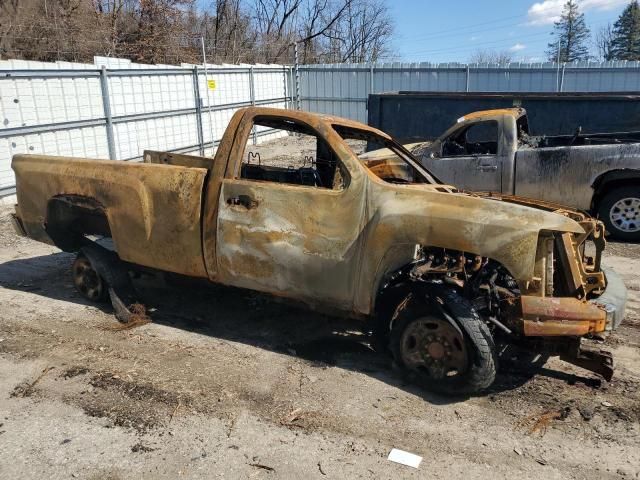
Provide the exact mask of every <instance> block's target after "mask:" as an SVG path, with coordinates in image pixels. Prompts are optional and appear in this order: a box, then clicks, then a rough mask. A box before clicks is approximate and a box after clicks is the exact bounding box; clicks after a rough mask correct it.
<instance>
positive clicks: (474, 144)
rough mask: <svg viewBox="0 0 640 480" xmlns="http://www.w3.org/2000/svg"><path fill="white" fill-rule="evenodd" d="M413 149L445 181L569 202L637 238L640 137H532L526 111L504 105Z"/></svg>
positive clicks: (624, 236)
mask: <svg viewBox="0 0 640 480" xmlns="http://www.w3.org/2000/svg"><path fill="white" fill-rule="evenodd" d="M410 148H411V150H412V151H413V153H414V154H415V155H416V156H417V157H418V158H419V160H420V161H421V162H422V164H423V165H424V166H425V167H426V168H428V169H429V171H431V172H432V173H434V174H435V175H437V176H438V177H439V178H440V179H442V180H443V181H444V182H445V183H448V184H451V185H455V186H456V187H458V188H460V189H464V190H471V191H482V192H498V193H501V194H504V195H517V196H519V197H527V198H533V199H537V200H543V201H545V202H549V203H556V204H561V205H567V206H570V207H573V208H577V209H580V210H584V211H587V212H589V213H590V214H592V215H594V216H597V217H599V218H600V220H602V222H603V223H604V224H605V227H606V229H607V231H608V232H609V233H610V234H611V235H612V236H613V237H614V238H617V239H620V240H627V241H638V240H640V132H624V133H607V134H588V135H587V134H585V135H583V134H581V133H580V129H579V128H578V130H577V131H576V134H575V135H567V136H535V137H534V136H530V135H529V125H528V120H527V113H526V111H525V110H524V109H523V108H507V109H501V110H487V111H482V112H475V113H471V114H469V115H465V116H464V117H461V118H459V119H458V121H457V122H456V124H455V125H453V126H452V127H451V128H449V129H448V130H447V131H446V132H445V133H444V134H443V135H442V136H441V137H440V138H438V139H437V140H436V141H434V142H433V143H431V144H414V145H412V146H411V147H410Z"/></svg>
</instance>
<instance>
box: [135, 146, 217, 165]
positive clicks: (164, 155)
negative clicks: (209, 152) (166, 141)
mask: <svg viewBox="0 0 640 480" xmlns="http://www.w3.org/2000/svg"><path fill="white" fill-rule="evenodd" d="M142 158H143V160H144V162H145V163H158V164H161V165H176V166H180V167H190V168H193V167H195V168H206V169H210V168H211V167H212V164H213V163H212V159H211V158H207V157H198V156H195V155H185V154H183V153H172V152H158V151H155V150H145V151H144V154H143V155H142Z"/></svg>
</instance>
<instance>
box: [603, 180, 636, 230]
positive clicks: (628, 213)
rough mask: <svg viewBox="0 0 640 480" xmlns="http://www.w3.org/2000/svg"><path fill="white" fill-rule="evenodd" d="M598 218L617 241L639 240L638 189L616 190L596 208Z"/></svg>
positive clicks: (634, 187)
mask: <svg viewBox="0 0 640 480" xmlns="http://www.w3.org/2000/svg"><path fill="white" fill-rule="evenodd" d="M598 217H599V218H600V220H602V222H603V223H604V225H605V227H606V228H607V231H608V232H609V233H610V234H611V236H612V237H613V238H615V239H617V240H625V241H631V242H635V241H639V240H640V187H636V186H628V187H620V188H616V189H614V190H612V191H610V192H609V193H607V194H606V195H605V196H604V197H603V198H602V200H601V201H600V205H599V206H598Z"/></svg>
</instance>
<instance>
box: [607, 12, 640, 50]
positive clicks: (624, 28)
mask: <svg viewBox="0 0 640 480" xmlns="http://www.w3.org/2000/svg"><path fill="white" fill-rule="evenodd" d="M611 56H612V58H613V59H614V60H640V6H639V5H638V0H633V1H632V2H631V3H630V4H629V5H627V8H625V9H624V11H623V12H622V13H621V14H620V17H619V18H618V21H617V22H616V23H615V24H614V25H613V40H612V41H611Z"/></svg>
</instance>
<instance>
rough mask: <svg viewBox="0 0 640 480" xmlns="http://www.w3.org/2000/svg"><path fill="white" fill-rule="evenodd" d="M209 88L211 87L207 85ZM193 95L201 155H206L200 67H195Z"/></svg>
mask: <svg viewBox="0 0 640 480" xmlns="http://www.w3.org/2000/svg"><path fill="white" fill-rule="evenodd" d="M207 88H209V87H207ZM193 96H194V98H195V100H196V125H197V133H198V145H199V146H200V156H201V157H204V133H203V130H202V99H201V98H200V84H199V82H198V67H197V66H195V67H193Z"/></svg>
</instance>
